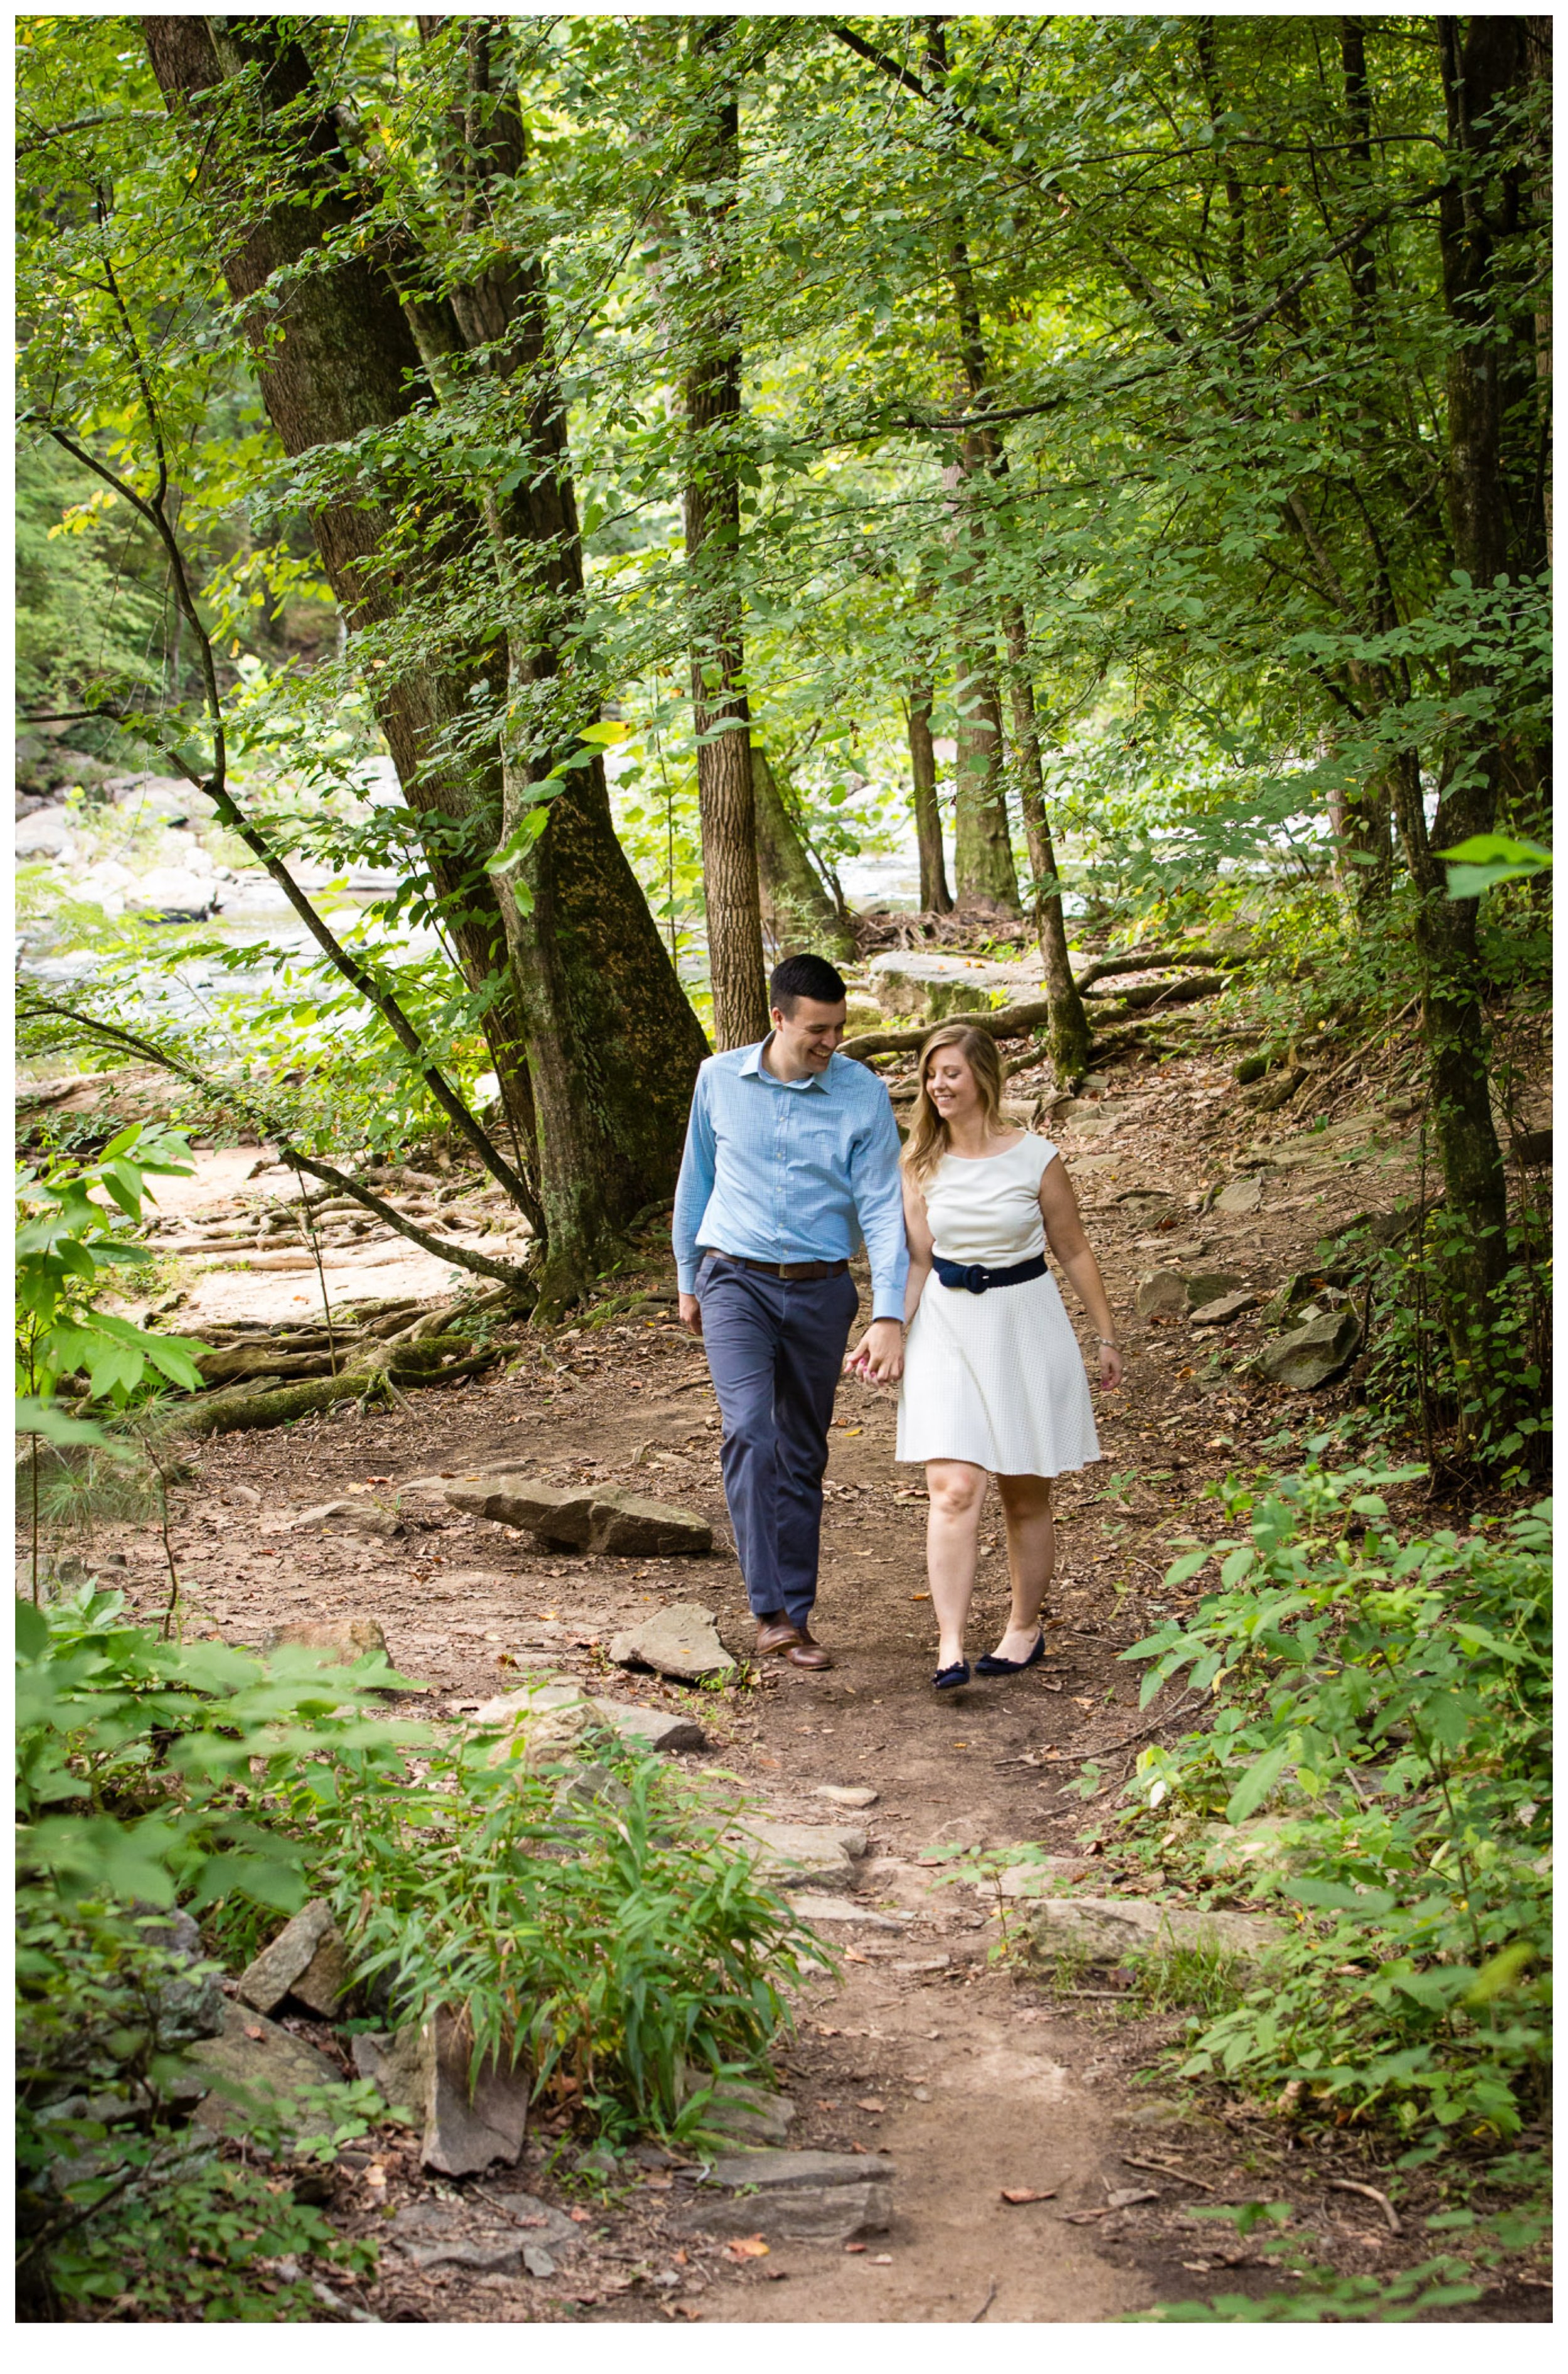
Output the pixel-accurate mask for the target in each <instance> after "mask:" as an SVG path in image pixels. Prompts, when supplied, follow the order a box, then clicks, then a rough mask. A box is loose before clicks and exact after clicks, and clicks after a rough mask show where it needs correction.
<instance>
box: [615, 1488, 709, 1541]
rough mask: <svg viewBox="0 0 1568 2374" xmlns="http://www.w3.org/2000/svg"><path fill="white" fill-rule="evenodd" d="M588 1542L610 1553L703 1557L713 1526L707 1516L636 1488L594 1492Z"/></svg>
mask: <svg viewBox="0 0 1568 2374" xmlns="http://www.w3.org/2000/svg"><path fill="white" fill-rule="evenodd" d="M588 1546H589V1548H590V1549H591V1550H594V1551H597V1552H599V1553H601V1554H602V1555H603V1556H605V1557H707V1556H708V1551H709V1550H710V1549H711V1548H712V1547H713V1528H712V1526H711V1525H710V1524H709V1523H708V1520H707V1518H706V1517H699V1516H696V1515H695V1514H694V1513H693V1511H692V1510H689V1509H677V1508H676V1507H675V1506H674V1505H673V1503H672V1502H671V1501H668V1500H649V1499H644V1498H642V1497H641V1496H640V1495H639V1494H638V1493H636V1492H622V1491H609V1492H596V1493H595V1494H594V1496H593V1512H592V1515H591V1519H590V1522H589V1529H588Z"/></svg>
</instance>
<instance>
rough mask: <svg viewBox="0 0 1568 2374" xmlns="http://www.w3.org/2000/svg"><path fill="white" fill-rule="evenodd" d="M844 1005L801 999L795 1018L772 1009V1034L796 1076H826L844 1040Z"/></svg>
mask: <svg viewBox="0 0 1568 2374" xmlns="http://www.w3.org/2000/svg"><path fill="white" fill-rule="evenodd" d="M844 1014H845V1003H844V1000H843V999H842V998H840V999H839V1000H838V1002H837V1005H819V1004H818V1003H817V1001H816V999H815V998H814V997H800V998H797V999H796V1001H795V1011H794V1012H793V1014H786V1013H785V1012H784V1009H783V1007H782V1006H779V1005H776V1006H775V1007H774V1008H773V1014H772V1019H773V1034H774V1040H775V1043H776V1045H777V1047H778V1052H779V1054H780V1055H781V1056H782V1057H783V1058H784V1061H785V1063H786V1064H788V1065H789V1067H790V1070H791V1071H792V1072H794V1073H796V1074H797V1075H800V1074H802V1073H805V1072H825V1071H826V1069H827V1066H828V1064H829V1063H830V1062H831V1060H832V1058H833V1055H834V1053H835V1052H836V1051H837V1045H838V1041H839V1040H840V1039H842V1038H843V1036H844Z"/></svg>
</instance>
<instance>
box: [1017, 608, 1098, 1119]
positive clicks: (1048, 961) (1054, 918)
mask: <svg viewBox="0 0 1568 2374" xmlns="http://www.w3.org/2000/svg"><path fill="white" fill-rule="evenodd" d="M1004 608H1005V611H1006V622H1007V643H1008V657H1009V659H1010V661H1011V662H1012V681H1011V691H1012V739H1013V745H1014V747H1015V748H1016V750H1017V753H1018V781H1019V787H1020V789H1021V791H1022V793H1023V803H1024V839H1025V840H1026V842H1027V844H1028V849H1029V871H1030V873H1031V875H1032V876H1033V877H1034V878H1033V882H1032V884H1031V895H1032V897H1033V899H1034V905H1035V932H1036V938H1037V939H1038V941H1039V944H1040V962H1041V966H1042V968H1043V970H1044V972H1045V979H1046V995H1047V999H1048V1000H1049V1002H1050V1009H1051V1019H1050V1030H1049V1033H1048V1037H1049V1042H1050V1059H1051V1069H1052V1071H1053V1072H1054V1073H1055V1075H1056V1081H1057V1086H1058V1087H1077V1085H1078V1082H1079V1081H1080V1080H1081V1079H1082V1076H1083V1075H1084V1073H1085V1072H1086V1071H1087V1070H1088V1068H1089V1049H1090V1047H1091V1045H1092V1044H1093V1043H1094V1031H1093V1030H1092V1029H1091V1028H1090V1026H1089V1017H1088V1015H1087V1014H1086V1013H1085V1012H1084V1010H1083V1000H1082V996H1081V995H1080V993H1079V989H1078V984H1077V982H1076V981H1074V980H1073V978H1072V959H1071V957H1070V956H1069V955H1068V952H1067V918H1066V917H1065V915H1064V914H1063V912H1062V905H1061V891H1060V889H1059V887H1057V870H1056V847H1055V844H1054V842H1053V840H1052V839H1051V820H1050V814H1049V811H1048V810H1047V806H1046V786H1045V777H1044V773H1043V770H1042V769H1041V766H1040V732H1039V724H1038V721H1037V719H1036V714H1035V688H1034V686H1033V685H1032V684H1031V683H1030V681H1029V637H1028V631H1027V629H1026V628H1025V625H1024V613H1023V611H1022V610H1021V609H1020V608H1019V606H1018V605H1017V604H1016V603H1009V604H1006V605H1004Z"/></svg>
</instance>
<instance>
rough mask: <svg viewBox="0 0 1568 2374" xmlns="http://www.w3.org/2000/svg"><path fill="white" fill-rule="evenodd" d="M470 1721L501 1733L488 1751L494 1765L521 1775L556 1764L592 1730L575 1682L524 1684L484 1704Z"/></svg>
mask: <svg viewBox="0 0 1568 2374" xmlns="http://www.w3.org/2000/svg"><path fill="white" fill-rule="evenodd" d="M474 1722H476V1723H480V1724H482V1725H483V1726H485V1727H486V1729H490V1728H497V1727H498V1728H499V1729H500V1730H501V1731H502V1732H503V1733H504V1736H503V1737H502V1738H501V1739H500V1740H498V1741H497V1744H496V1745H495V1747H494V1748H493V1749H492V1750H491V1754H490V1762H491V1763H492V1764H506V1763H517V1762H521V1765H522V1768H523V1769H524V1771H525V1772H538V1771H541V1770H543V1769H544V1767H545V1766H546V1765H550V1764H559V1763H560V1762H561V1760H562V1758H563V1757H566V1756H568V1755H570V1753H571V1752H572V1750H573V1749H574V1748H575V1747H576V1746H577V1745H578V1744H579V1741H580V1740H581V1739H582V1738H583V1737H584V1735H585V1734H586V1733H588V1732H589V1731H590V1730H591V1728H592V1726H593V1707H592V1702H591V1699H590V1698H589V1696H588V1693H587V1691H586V1690H582V1689H579V1686H578V1685H577V1684H576V1682H557V1681H536V1682H525V1683H524V1684H523V1686H522V1687H521V1689H516V1690H503V1691H502V1692H501V1693H500V1695H499V1696H498V1697H497V1698H487V1699H486V1702H485V1704H484V1705H483V1706H482V1707H481V1708H480V1709H479V1710H478V1712H477V1714H476V1715H475V1716H474Z"/></svg>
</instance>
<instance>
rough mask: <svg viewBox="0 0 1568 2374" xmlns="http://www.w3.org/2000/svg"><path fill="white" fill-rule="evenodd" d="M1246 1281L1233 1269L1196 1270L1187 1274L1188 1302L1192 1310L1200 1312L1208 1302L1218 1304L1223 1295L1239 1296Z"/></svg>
mask: <svg viewBox="0 0 1568 2374" xmlns="http://www.w3.org/2000/svg"><path fill="white" fill-rule="evenodd" d="M1245 1287H1246V1278H1245V1277H1243V1276H1242V1275H1240V1273H1239V1271H1236V1270H1233V1269H1194V1270H1188V1273H1187V1300H1188V1309H1189V1310H1201V1309H1202V1308H1203V1306H1204V1304H1205V1303H1207V1302H1218V1300H1219V1299H1220V1297H1221V1295H1222V1294H1239V1293H1241V1292H1242V1291H1243V1290H1244V1289H1245Z"/></svg>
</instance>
